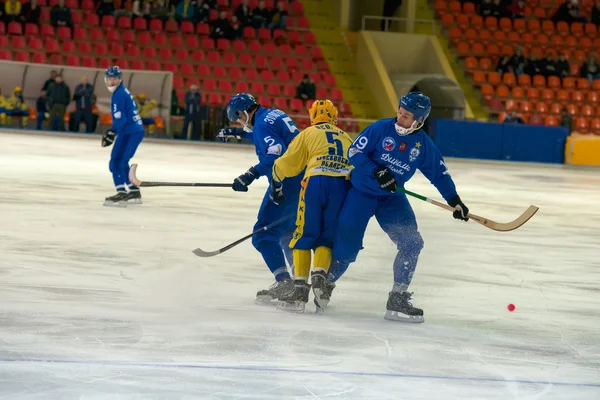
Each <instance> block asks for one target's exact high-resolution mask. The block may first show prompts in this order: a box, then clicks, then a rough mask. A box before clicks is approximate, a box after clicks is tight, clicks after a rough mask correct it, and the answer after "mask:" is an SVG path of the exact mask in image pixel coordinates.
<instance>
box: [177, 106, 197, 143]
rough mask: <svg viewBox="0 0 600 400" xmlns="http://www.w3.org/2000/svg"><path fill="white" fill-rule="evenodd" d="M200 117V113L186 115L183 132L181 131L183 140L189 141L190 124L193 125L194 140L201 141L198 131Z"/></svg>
mask: <svg viewBox="0 0 600 400" xmlns="http://www.w3.org/2000/svg"><path fill="white" fill-rule="evenodd" d="M198 116H199V113H197V112H195V113H187V112H186V113H185V118H184V119H183V131H181V138H182V139H183V140H186V139H187V134H188V127H189V126H190V123H191V124H192V140H200V134H199V129H198Z"/></svg>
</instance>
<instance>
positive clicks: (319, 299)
mask: <svg viewBox="0 0 600 400" xmlns="http://www.w3.org/2000/svg"><path fill="white" fill-rule="evenodd" d="M311 280H312V281H311V282H312V290H313V293H314V295H315V299H314V302H315V306H317V314H322V313H323V312H324V311H325V308H327V304H329V300H330V299H331V292H333V288H335V284H331V283H329V282H328V281H327V273H326V272H325V271H316V272H315V271H313V273H312V276H311Z"/></svg>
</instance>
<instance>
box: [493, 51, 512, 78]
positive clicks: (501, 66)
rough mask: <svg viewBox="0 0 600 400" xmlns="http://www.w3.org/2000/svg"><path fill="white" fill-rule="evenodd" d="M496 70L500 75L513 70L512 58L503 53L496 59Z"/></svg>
mask: <svg viewBox="0 0 600 400" xmlns="http://www.w3.org/2000/svg"><path fill="white" fill-rule="evenodd" d="M496 72H498V73H499V74H500V76H502V75H503V74H506V73H510V72H513V67H512V60H511V57H510V56H509V55H508V54H505V55H503V56H502V58H499V59H498V64H496Z"/></svg>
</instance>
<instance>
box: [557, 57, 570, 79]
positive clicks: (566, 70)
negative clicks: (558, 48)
mask: <svg viewBox="0 0 600 400" xmlns="http://www.w3.org/2000/svg"><path fill="white" fill-rule="evenodd" d="M556 73H557V74H558V76H559V77H561V78H564V77H566V76H569V75H571V65H569V60H567V55H566V54H564V53H560V54H559V55H558V61H557V62H556Z"/></svg>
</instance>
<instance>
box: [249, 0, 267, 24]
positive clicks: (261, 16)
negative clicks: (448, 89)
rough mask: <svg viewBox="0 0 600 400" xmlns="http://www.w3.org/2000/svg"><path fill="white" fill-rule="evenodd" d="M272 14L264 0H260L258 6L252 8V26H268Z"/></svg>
mask: <svg viewBox="0 0 600 400" xmlns="http://www.w3.org/2000/svg"><path fill="white" fill-rule="evenodd" d="M270 15H271V13H270V12H269V10H268V9H267V8H266V7H265V2H264V1H263V0H261V1H259V2H258V7H256V8H254V10H252V26H254V27H255V28H256V29H259V28H266V26H267V21H268V20H269V17H270Z"/></svg>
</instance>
